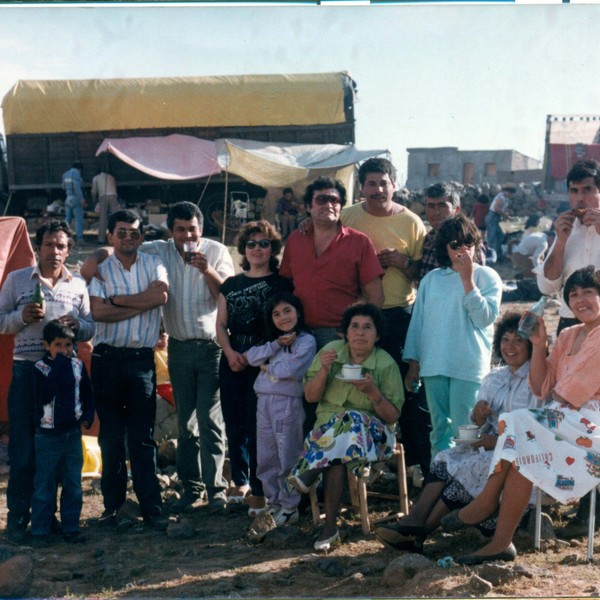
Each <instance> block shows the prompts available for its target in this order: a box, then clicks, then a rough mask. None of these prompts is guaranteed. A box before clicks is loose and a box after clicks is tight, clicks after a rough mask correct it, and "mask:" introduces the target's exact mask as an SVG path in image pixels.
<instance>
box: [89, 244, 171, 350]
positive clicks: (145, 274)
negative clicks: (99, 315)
mask: <svg viewBox="0 0 600 600" xmlns="http://www.w3.org/2000/svg"><path fill="white" fill-rule="evenodd" d="M98 271H99V273H100V275H101V277H102V279H104V281H100V280H99V279H95V278H94V279H93V280H92V281H91V283H90V287H89V292H90V296H95V297H98V298H104V299H106V298H110V297H111V296H113V295H116V296H122V295H131V294H138V293H140V292H144V291H146V290H147V289H148V287H149V286H150V284H151V283H152V282H153V281H164V282H165V283H168V278H167V270H166V269H165V266H164V265H163V264H162V262H161V261H160V259H159V258H157V257H155V256H148V255H145V254H141V253H139V252H138V255H137V258H136V261H135V262H134V263H133V265H131V268H130V269H129V270H127V269H125V268H124V267H123V265H122V264H121V261H120V260H119V259H118V258H117V257H116V256H115V255H114V254H113V255H112V256H110V257H109V258H107V259H106V260H105V261H104V262H103V263H102V264H100V265H99V266H98ZM160 322H161V307H156V308H153V309H151V310H147V311H145V312H143V313H141V314H140V315H137V316H135V317H132V318H130V319H125V320H123V321H118V322H116V323H101V322H98V323H96V335H95V337H94V345H98V344H108V345H110V346H115V347H117V348H152V347H154V346H155V345H156V343H157V342H158V336H159V333H160Z"/></svg>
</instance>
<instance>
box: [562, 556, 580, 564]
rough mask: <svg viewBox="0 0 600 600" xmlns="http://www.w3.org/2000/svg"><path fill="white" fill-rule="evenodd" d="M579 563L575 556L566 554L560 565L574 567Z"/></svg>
mask: <svg viewBox="0 0 600 600" xmlns="http://www.w3.org/2000/svg"><path fill="white" fill-rule="evenodd" d="M578 562H579V557H578V556H577V554H567V556H565V557H564V558H563V559H562V560H561V561H560V564H561V565H576V564H577V563H578Z"/></svg>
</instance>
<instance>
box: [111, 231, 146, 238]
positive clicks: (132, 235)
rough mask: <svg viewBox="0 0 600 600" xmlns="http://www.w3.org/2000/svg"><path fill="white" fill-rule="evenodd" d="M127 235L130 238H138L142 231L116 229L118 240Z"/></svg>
mask: <svg viewBox="0 0 600 600" xmlns="http://www.w3.org/2000/svg"><path fill="white" fill-rule="evenodd" d="M127 236H129V237H130V238H131V239H132V240H139V239H140V238H141V237H142V233H141V232H140V231H139V230H138V229H117V237H118V238H119V239H120V240H124V239H125V238H126V237H127Z"/></svg>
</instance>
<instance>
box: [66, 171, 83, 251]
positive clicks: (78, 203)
mask: <svg viewBox="0 0 600 600" xmlns="http://www.w3.org/2000/svg"><path fill="white" fill-rule="evenodd" d="M82 173H83V165H82V164H81V163H80V162H74V163H73V166H72V167H71V168H70V169H69V170H68V171H65V172H64V173H63V176H62V187H63V190H65V192H66V194H67V198H66V200H65V208H66V221H67V223H68V224H69V225H70V224H71V221H72V220H73V217H75V237H76V239H77V242H78V243H81V242H83V208H84V204H85V199H84V197H83V188H82V182H81V174H82Z"/></svg>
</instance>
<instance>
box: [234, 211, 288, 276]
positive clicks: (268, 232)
mask: <svg viewBox="0 0 600 600" xmlns="http://www.w3.org/2000/svg"><path fill="white" fill-rule="evenodd" d="M257 233H262V234H263V235H264V236H265V237H266V238H267V239H268V240H271V258H270V259H269V269H271V271H273V272H275V271H277V267H278V266H279V259H278V258H277V256H278V255H279V253H280V252H281V236H280V235H279V233H277V230H276V229H275V227H274V226H273V225H271V223H269V221H265V220H264V219H261V220H260V221H250V222H249V223H246V224H245V225H242V227H241V229H240V232H239V233H238V237H237V240H236V244H237V251H238V252H239V253H240V255H241V257H242V260H241V262H240V266H241V267H242V269H243V270H244V271H248V270H249V269H250V263H249V262H248V259H247V258H246V242H247V241H248V240H249V239H250V238H251V237H252V236H253V235H255V234H257Z"/></svg>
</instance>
